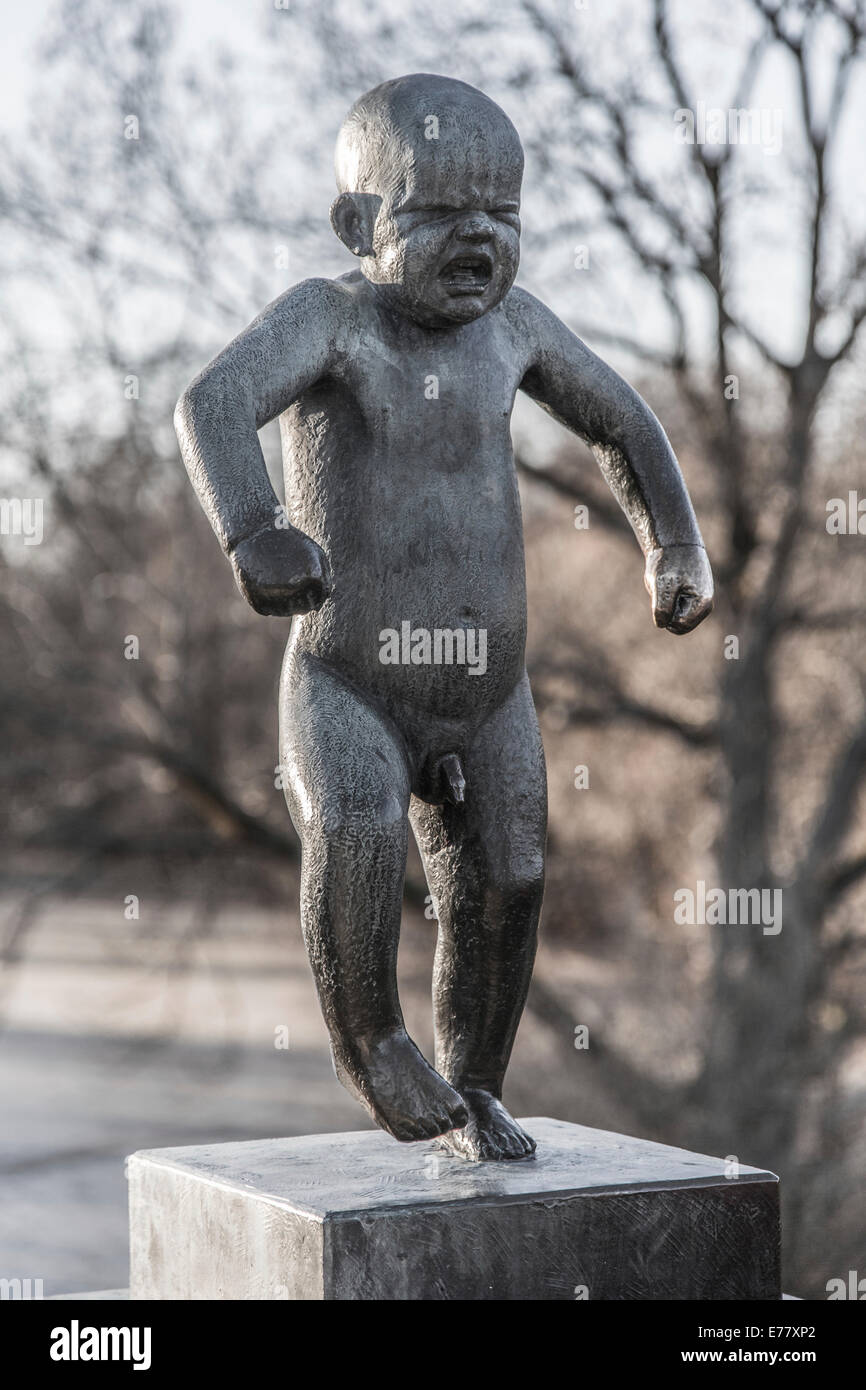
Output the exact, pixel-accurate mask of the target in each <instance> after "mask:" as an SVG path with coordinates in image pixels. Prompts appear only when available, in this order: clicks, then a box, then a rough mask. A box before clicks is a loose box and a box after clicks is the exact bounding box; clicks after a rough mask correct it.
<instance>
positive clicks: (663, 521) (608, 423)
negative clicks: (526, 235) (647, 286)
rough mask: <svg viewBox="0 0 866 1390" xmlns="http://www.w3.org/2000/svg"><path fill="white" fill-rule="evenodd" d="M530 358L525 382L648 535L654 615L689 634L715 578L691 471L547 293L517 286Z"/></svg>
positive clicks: (643, 542) (644, 545)
mask: <svg viewBox="0 0 866 1390" xmlns="http://www.w3.org/2000/svg"><path fill="white" fill-rule="evenodd" d="M512 296H513V297H514V309H513V312H514V313H515V315H516V317H517V322H518V325H519V329H520V333H521V339H522V341H523V343H524V346H525V347H527V348H528V350H529V364H528V367H527V370H526V373H525V375H524V377H523V380H522V381H521V383H520V385H521V389H522V390H523V391H525V392H526V393H527V395H529V396H531V397H532V398H533V399H534V400H536V401H537V402H538V403H539V405H541V406H543V407H544V409H545V410H547V411H548V412H549V413H550V414H551V415H552V416H553V417H554V418H555V419H556V420H559V421H560V423H561V424H563V425H566V426H567V427H568V429H570V430H573V431H574V433H575V434H577V435H579V436H580V438H581V439H583V440H585V441H586V443H587V444H588V445H589V447H590V448H591V450H592V452H593V454H594V455H595V458H596V460H597V461H598V464H599V467H600V469H601V472H602V474H603V476H604V478H605V481H606V482H607V484H608V486H609V488H610V489H611V491H612V493H613V494H614V496H615V497H616V499H617V501H618V502H619V504H620V506H621V507H622V509H623V511H624V512H625V514H626V516H627V517H628V519H629V521H630V523H631V526H632V529H633V530H634V533H635V535H636V536H637V538H638V541H639V542H640V546H641V549H642V550H643V553H644V556H645V559H646V569H645V574H644V578H645V582H646V587H647V589H648V591H649V593H650V596H651V598H652V606H653V618H654V620H655V622H656V624H657V626H659V627H665V628H668V629H669V630H670V631H671V632H678V633H681V632H690V631H691V630H692V628H695V627H697V625H698V623H700V622H702V621H703V619H704V618H705V617H706V616H707V614H708V613H709V612H710V611H711V609H712V606H713V576H712V571H711V569H710V564H709V560H708V559H707V553H706V550H705V548H704V543H703V539H702V537H701V533H700V529H699V527H698V523H697V519H696V517H695V513H694V508H693V507H692V504H691V500H690V498H689V494H688V492H687V490H686V485H685V482H684V480H683V475H682V473H681V472H680V468H679V464H678V463H677V460H676V456H675V455H674V451H673V449H672V448H671V446H670V443H669V441H668V438H667V435H666V434H665V432H664V430H663V429H662V427H661V425H660V424H659V422H658V420H657V419H656V417H655V415H654V414H653V412H652V411H651V410H650V408H649V406H648V405H647V403H646V401H645V400H643V399H642V397H641V396H639V395H638V393H637V392H636V391H635V390H633V388H632V387H631V386H629V384H628V382H626V381H624V380H623V378H622V377H621V376H620V375H619V374H618V373H617V372H615V371H614V370H613V368H612V367H609V366H608V365H607V363H605V362H603V361H602V360H601V358H600V357H597V356H596V355H595V353H594V352H591V351H590V349H589V348H588V347H587V346H586V344H585V343H583V342H581V340H580V338H578V337H577V336H576V335H575V334H574V333H572V332H571V330H570V329H568V328H566V326H565V324H564V323H562V322H561V320H560V319H558V318H557V317H556V315H555V314H554V313H552V312H551V310H550V309H548V308H547V307H546V306H545V305H544V304H542V303H541V301H540V300H538V299H535V298H534V297H533V296H532V295H529V294H527V293H526V292H525V291H523V290H517V291H512Z"/></svg>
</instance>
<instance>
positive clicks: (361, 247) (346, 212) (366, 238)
mask: <svg viewBox="0 0 866 1390" xmlns="http://www.w3.org/2000/svg"><path fill="white" fill-rule="evenodd" d="M381 206H382V199H381V198H380V197H379V195H378V193H340V194H339V196H338V197H336V198H335V199H334V201H333V203H332V204H331V226H332V227H333V229H334V231H335V232H336V233H337V236H338V237H339V238H340V240H341V241H342V243H343V245H344V246H347V247H348V248H349V250H350V251H351V253H352V255H353V256H372V254H373V228H374V227H375V225H376V217H377V215H378V212H379V208H380V207H381Z"/></svg>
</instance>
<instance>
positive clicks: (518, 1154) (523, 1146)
mask: <svg viewBox="0 0 866 1390" xmlns="http://www.w3.org/2000/svg"><path fill="white" fill-rule="evenodd" d="M463 1099H464V1101H465V1102H466V1105H467V1107H468V1110H469V1122H468V1123H467V1124H466V1125H465V1126H464V1128H463V1129H460V1130H455V1131H454V1132H453V1133H451V1134H446V1135H444V1136H443V1137H442V1138H441V1139H440V1140H439V1146H440V1148H444V1149H447V1150H448V1151H449V1152H450V1153H455V1154H457V1155H458V1156H459V1157H460V1158H467V1159H469V1161H470V1163H480V1162H482V1160H484V1159H491V1158H492V1159H496V1158H531V1157H532V1155H533V1154H534V1153H535V1140H534V1139H532V1138H530V1136H529V1135H528V1134H527V1133H526V1130H524V1129H521V1128H520V1125H519V1124H518V1123H517V1121H516V1120H515V1119H514V1118H513V1116H511V1115H509V1113H508V1111H507V1110H506V1109H505V1106H504V1105H503V1104H502V1102H501V1101H499V1100H497V1099H496V1097H495V1096H492V1095H491V1094H490V1092H489V1091H473V1090H466V1091H464V1092H463Z"/></svg>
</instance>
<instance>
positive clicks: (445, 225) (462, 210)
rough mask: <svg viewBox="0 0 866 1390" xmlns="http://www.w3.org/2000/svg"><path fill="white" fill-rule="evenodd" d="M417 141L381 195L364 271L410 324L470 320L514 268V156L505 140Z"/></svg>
mask: <svg viewBox="0 0 866 1390" xmlns="http://www.w3.org/2000/svg"><path fill="white" fill-rule="evenodd" d="M419 144H420V148H419V149H417V150H416V151H413V154H414V159H413V161H412V167H411V171H410V172H409V173H408V175H406V177H405V178H404V179H403V180H401V182H400V184H399V186H398V187H397V188H396V189H395V190H394V191H393V192H387V193H385V194H384V195H383V196H382V202H381V205H380V207H379V209H378V213H377V216H376V222H375V227H374V230H373V248H372V249H373V255H372V256H369V257H365V258H364V263H363V268H364V274H365V276H366V277H367V279H368V280H370V281H371V283H373V284H375V285H377V286H378V287H379V288H380V289H381V291H382V292H383V294H384V295H385V297H386V298H387V300H388V301H389V302H390V303H391V304H392V306H393V307H395V308H396V309H398V310H399V311H400V312H401V313H404V314H406V315H407V316H408V317H409V318H412V319H414V320H416V322H418V323H422V324H426V325H430V326H437V325H444V324H448V323H454V324H459V323H471V322H472V320H473V319H477V318H480V317H481V315H482V314H486V313H487V312H488V310H490V309H492V308H494V307H495V305H497V304H498V303H499V302H500V300H501V299H503V298H504V296H505V295H506V294H507V293H508V291H509V289H510V288H511V286H512V284H513V283H514V277H515V276H516V274H517V267H518V264H519V261H520V216H519V212H520V181H521V173H522V168H521V165H522V160H519V159H516V158H515V155H514V145H513V143H512V142H507V141H501V142H499V143H498V144H497V142H490V141H486V142H484V144H483V147H482V148H477V147H476V149H475V150H474V152H473V149H471V148H469V149H466V148H464V149H461V150H459V151H458V152H457V154H456V157H455V153H454V152H453V151H452V150H448V149H441V148H434V149H431V148H430V147H431V146H434V145H435V144H436V142H435V141H430V142H429V144H428V145H427V148H424V142H423V141H421V142H419ZM491 144H492V145H493V149H492V150H491Z"/></svg>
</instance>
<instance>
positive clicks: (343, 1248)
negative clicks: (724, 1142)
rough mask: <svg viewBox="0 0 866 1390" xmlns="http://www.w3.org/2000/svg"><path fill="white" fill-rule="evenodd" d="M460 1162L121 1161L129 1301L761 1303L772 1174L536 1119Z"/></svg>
mask: <svg viewBox="0 0 866 1390" xmlns="http://www.w3.org/2000/svg"><path fill="white" fill-rule="evenodd" d="M521 1124H522V1125H524V1126H525V1128H526V1129H527V1130H528V1131H529V1133H530V1134H532V1135H533V1136H534V1137H535V1138H536V1139H537V1141H538V1153H537V1155H536V1157H535V1158H533V1159H529V1160H523V1161H520V1162H513V1163H505V1162H503V1163H480V1164H469V1163H466V1162H464V1161H463V1160H462V1159H458V1158H453V1157H450V1156H449V1155H446V1154H443V1153H441V1152H440V1151H438V1150H437V1148H436V1146H435V1143H432V1142H431V1143H425V1144H398V1143H396V1142H395V1141H394V1140H393V1139H390V1138H389V1137H388V1136H387V1135H385V1134H382V1133H379V1132H372V1133H370V1132H364V1133H357V1134H320V1135H310V1136H307V1137H305V1138H299V1139H267V1140H256V1141H253V1142H251V1143H238V1144H217V1145H214V1146H212V1147H207V1146H204V1147H196V1148H182V1149H156V1150H152V1151H149V1152H142V1153H137V1154H134V1155H133V1156H132V1157H131V1158H130V1159H129V1161H128V1176H129V1202H130V1235H131V1288H130V1297H131V1298H133V1299H549V1300H573V1299H576V1298H578V1299H581V1298H584V1299H585V1298H588V1299H590V1300H592V1299H731V1298H734V1299H736V1298H746V1299H767V1300H777V1299H779V1298H780V1297H781V1289H780V1285H779V1204H778V1180H777V1179H776V1178H775V1177H774V1175H773V1174H772V1173H765V1172H761V1171H760V1170H758V1169H755V1168H745V1167H740V1168H739V1172H738V1174H737V1176H735V1177H734V1176H731V1177H726V1176H725V1173H726V1164H725V1163H724V1162H723V1161H722V1160H721V1159H716V1158H707V1157H706V1156H705V1155H703V1154H694V1153H687V1152H685V1151H684V1150H682V1149H672V1148H668V1147H666V1146H664V1145H662V1144H651V1143H648V1142H646V1141H645V1140H642V1139H631V1138H628V1137H626V1136H624V1135H620V1134H608V1133H605V1132H604V1131H601V1130H594V1129H586V1128H584V1127H583V1126H582V1125H572V1124H564V1123H561V1122H560V1121H557V1120H550V1119H527V1120H521Z"/></svg>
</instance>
